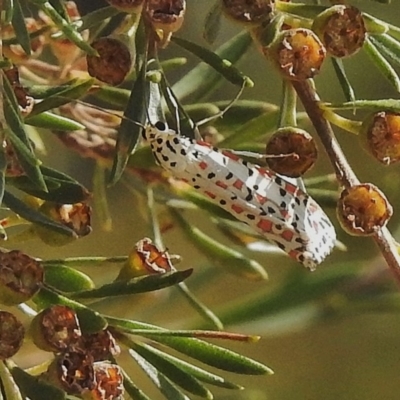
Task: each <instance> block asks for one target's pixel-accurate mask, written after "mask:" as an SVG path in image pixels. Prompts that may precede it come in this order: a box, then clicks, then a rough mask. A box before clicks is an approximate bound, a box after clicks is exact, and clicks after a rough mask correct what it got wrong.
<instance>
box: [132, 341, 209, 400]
mask: <svg viewBox="0 0 400 400" xmlns="http://www.w3.org/2000/svg"><path fill="white" fill-rule="evenodd" d="M131 349H132V350H133V351H135V352H136V353H137V354H139V355H141V356H142V357H143V358H144V359H145V360H146V361H147V362H149V363H150V364H152V365H153V366H154V367H156V369H157V371H158V372H161V373H162V374H164V375H165V376H166V377H167V378H169V379H170V380H171V381H172V382H174V383H175V384H176V385H178V386H180V387H181V388H182V389H184V390H186V391H188V392H189V393H192V394H194V395H196V396H200V397H203V398H205V399H212V398H213V396H212V393H211V392H210V391H209V390H208V389H207V388H206V387H205V386H203V385H202V384H201V383H200V382H199V381H198V380H197V379H196V378H194V377H193V376H192V375H191V374H189V373H188V372H186V371H184V370H183V369H181V368H180V366H178V365H177V364H176V363H173V362H172V360H171V358H172V357H170V356H168V354H166V353H164V352H163V351H161V350H157V349H155V348H153V347H151V346H149V345H147V344H144V343H141V344H139V343H137V342H133V341H131Z"/></svg>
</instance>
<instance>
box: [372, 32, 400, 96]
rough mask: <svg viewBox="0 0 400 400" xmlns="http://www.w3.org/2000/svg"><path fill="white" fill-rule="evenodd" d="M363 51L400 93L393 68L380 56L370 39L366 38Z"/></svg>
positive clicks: (399, 82)
mask: <svg viewBox="0 0 400 400" xmlns="http://www.w3.org/2000/svg"><path fill="white" fill-rule="evenodd" d="M364 50H365V51H366V53H367V54H368V55H369V56H370V58H371V59H372V61H373V62H374V64H375V65H376V67H377V68H378V69H379V70H380V72H381V74H382V75H383V76H384V77H385V78H386V79H387V80H388V81H389V82H390V83H391V84H392V85H393V86H394V88H395V89H396V90H397V91H398V92H400V78H399V76H398V75H397V73H396V71H395V70H394V68H393V67H392V66H391V65H390V64H389V62H388V61H387V60H386V59H385V58H384V57H383V56H382V54H381V53H380V52H379V50H378V49H377V48H376V46H375V45H374V44H373V43H372V41H371V39H369V38H367V40H366V41H365V43H364Z"/></svg>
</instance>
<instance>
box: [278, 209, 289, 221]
mask: <svg viewBox="0 0 400 400" xmlns="http://www.w3.org/2000/svg"><path fill="white" fill-rule="evenodd" d="M280 213H281V215H282V217H283V218H285V220H286V219H287V217H288V215H289V211H288V210H280Z"/></svg>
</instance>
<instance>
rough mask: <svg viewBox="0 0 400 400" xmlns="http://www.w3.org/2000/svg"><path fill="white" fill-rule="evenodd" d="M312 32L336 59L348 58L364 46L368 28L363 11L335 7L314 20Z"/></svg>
mask: <svg viewBox="0 0 400 400" xmlns="http://www.w3.org/2000/svg"><path fill="white" fill-rule="evenodd" d="M312 30H313V31H314V32H315V33H316V34H317V35H318V37H319V38H320V39H321V40H322V43H323V44H324V46H325V48H326V50H327V52H328V53H329V54H331V55H332V56H334V57H348V56H351V55H353V54H355V53H357V52H358V51H359V50H360V49H361V47H362V46H363V44H364V41H365V38H366V31H367V30H366V28H365V24H364V19H363V16H362V14H361V11H360V10H359V9H358V8H356V7H352V6H347V5H335V6H333V7H330V8H328V9H327V10H325V11H323V12H322V13H321V14H319V15H318V16H317V18H316V19H315V20H314V23H313V26H312Z"/></svg>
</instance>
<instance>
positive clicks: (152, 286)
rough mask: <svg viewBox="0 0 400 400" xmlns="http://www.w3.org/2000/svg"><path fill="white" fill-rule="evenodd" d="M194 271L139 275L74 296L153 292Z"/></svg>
mask: <svg viewBox="0 0 400 400" xmlns="http://www.w3.org/2000/svg"><path fill="white" fill-rule="evenodd" d="M192 272H193V270H192V269H186V270H184V271H176V272H167V273H165V274H159V275H149V276H144V277H139V278H135V279H131V280H130V281H128V282H123V281H116V282H113V283H109V284H106V285H103V286H101V287H99V288H98V289H92V290H85V291H83V292H77V293H74V294H73V297H74V298H78V299H90V298H100V297H110V296H122V295H127V294H137V293H145V292H151V291H154V290H160V289H164V288H166V287H169V286H173V285H176V284H177V283H179V282H182V281H183V280H185V279H186V278H188V277H189V276H190V275H191V274H192Z"/></svg>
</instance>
